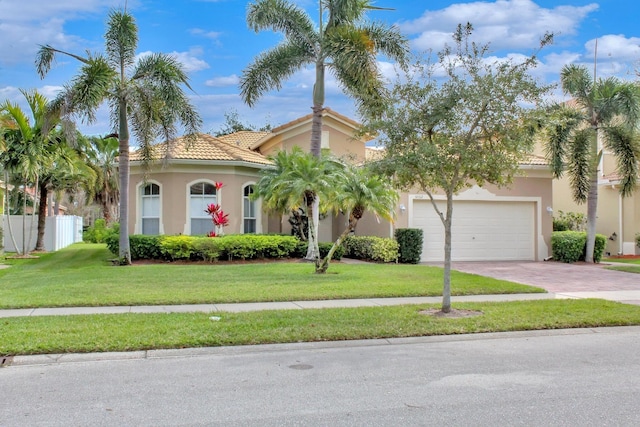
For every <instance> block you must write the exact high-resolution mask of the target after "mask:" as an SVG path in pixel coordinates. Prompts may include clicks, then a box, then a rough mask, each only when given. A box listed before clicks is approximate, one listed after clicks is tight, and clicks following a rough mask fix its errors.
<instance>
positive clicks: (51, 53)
mask: <svg viewBox="0 0 640 427" xmlns="http://www.w3.org/2000/svg"><path fill="white" fill-rule="evenodd" d="M57 53H60V54H62V55H66V56H70V57H72V58H75V59H77V60H78V61H80V62H82V63H85V64H86V63H88V59H86V58H83V57H82V56H78V55H75V54H73V53H69V52H65V51H63V50H58V49H54V48H53V47H51V46H49V45H44V46H40V49H38V53H37V54H36V61H35V62H36V71H37V72H38V75H39V76H40V78H44V76H46V75H47V73H48V72H49V70H50V69H51V64H53V61H54V60H55V57H56V54H57Z"/></svg>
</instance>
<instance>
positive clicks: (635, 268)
mask: <svg viewBox="0 0 640 427" xmlns="http://www.w3.org/2000/svg"><path fill="white" fill-rule="evenodd" d="M605 268H606V269H607V270H615V271H624V272H626V273H637V274H640V265H612V266H610V267H605Z"/></svg>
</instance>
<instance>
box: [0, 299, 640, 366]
mask: <svg viewBox="0 0 640 427" xmlns="http://www.w3.org/2000/svg"><path fill="white" fill-rule="evenodd" d="M433 307H437V306H434V305H404V306H393V307H363V308H331V309H306V310H282V311H275V310H274V311H259V312H248V313H225V312H215V313H209V314H207V313H187V314H185V313H168V314H110V315H75V316H43V317H16V318H4V319H0V326H1V327H0V355H2V356H12V355H27V354H49V353H76V352H111V351H133V350H147V349H169V348H189V347H208V346H226V345H246V344H266V343H292V342H311V341H333V340H356V339H372V338H391V337H412V336H427V335H447V334H465V333H479V332H503V331H522V330H538V329H560V328H583V327H601V326H623V325H627V326H628V325H640V306H634V305H627V304H621V303H615V302H610V301H604V300H596V299H585V300H542V301H517V302H499V303H459V304H455V306H454V308H455V309H466V310H478V311H481V312H482V314H481V315H478V316H475V317H465V318H440V317H434V316H430V315H425V314H421V313H420V311H421V310H425V309H427V308H433ZM212 316H218V317H219V318H220V319H219V320H212V319H211V317H212Z"/></svg>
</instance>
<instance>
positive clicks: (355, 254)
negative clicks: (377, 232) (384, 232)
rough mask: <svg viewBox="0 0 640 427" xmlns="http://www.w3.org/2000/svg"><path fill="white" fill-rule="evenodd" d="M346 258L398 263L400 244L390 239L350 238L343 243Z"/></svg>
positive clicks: (374, 237) (373, 237)
mask: <svg viewBox="0 0 640 427" xmlns="http://www.w3.org/2000/svg"><path fill="white" fill-rule="evenodd" d="M342 244H343V245H344V247H345V254H344V256H346V257H349V258H355V259H362V260H365V261H376V262H396V261H397V260H398V246H399V245H398V242H396V241H395V240H394V239H390V238H382V237H376V236H348V237H347V238H346V239H344V242H343V243H342Z"/></svg>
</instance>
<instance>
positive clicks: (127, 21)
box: [36, 11, 200, 264]
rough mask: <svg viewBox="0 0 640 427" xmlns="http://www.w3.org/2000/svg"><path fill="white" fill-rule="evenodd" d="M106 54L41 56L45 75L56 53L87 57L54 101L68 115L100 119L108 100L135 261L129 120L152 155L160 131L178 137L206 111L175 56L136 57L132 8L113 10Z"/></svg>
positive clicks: (124, 242) (48, 50)
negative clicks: (189, 91) (194, 99)
mask: <svg viewBox="0 0 640 427" xmlns="http://www.w3.org/2000/svg"><path fill="white" fill-rule="evenodd" d="M104 40H105V54H93V53H89V54H88V55H87V56H86V57H82V56H79V55H75V54H72V53H68V52H64V51H61V50H58V49H55V48H53V47H51V46H48V45H47V46H42V47H41V48H40V50H39V52H38V55H37V57H36V67H37V71H38V74H39V75H40V77H42V78H44V76H45V75H46V74H47V73H48V71H49V69H50V68H51V64H52V63H53V60H54V59H55V57H56V55H58V54H62V55H65V56H69V57H72V58H75V59H77V60H78V61H80V63H81V68H80V72H79V73H78V75H76V76H75V77H74V78H73V80H72V81H71V83H70V84H68V85H66V86H65V89H64V90H63V91H62V93H61V94H60V95H59V96H58V97H57V98H56V100H55V101H54V103H55V105H56V106H57V108H58V110H59V111H60V113H61V114H62V116H63V117H65V118H68V119H71V118H73V117H74V116H78V117H81V118H83V119H85V120H86V121H88V122H91V121H93V120H95V115H96V111H97V109H98V107H99V106H100V105H102V103H103V102H107V103H108V105H109V108H110V110H111V119H112V123H113V126H114V130H115V131H116V132H117V134H118V141H119V182H120V223H121V227H120V254H119V256H120V259H121V262H122V263H124V264H130V263H131V254H130V249H129V235H128V226H127V224H128V220H129V125H131V129H132V131H133V135H134V136H135V137H136V140H137V142H138V144H140V151H141V152H142V153H143V155H145V159H146V160H147V161H148V160H149V159H150V158H151V153H150V147H151V145H152V143H153V142H154V141H155V140H156V139H157V138H159V137H162V138H164V139H165V140H167V141H170V140H172V139H173V138H174V137H175V136H176V134H177V132H178V128H177V126H176V124H177V123H180V124H181V125H182V127H183V128H184V130H185V132H186V133H187V134H190V135H193V134H195V133H196V132H197V131H198V128H199V126H200V117H199V115H198V113H197V112H196V110H195V108H194V107H193V106H192V104H191V103H190V101H189V99H188V98H187V96H186V94H185V92H184V91H183V89H182V85H184V86H186V87H187V88H189V84H188V78H187V75H186V73H185V72H184V70H183V68H182V66H181V65H180V64H179V63H178V62H177V61H176V59H175V58H173V57H172V56H169V55H165V54H159V53H154V54H151V55H147V56H145V57H143V58H141V59H139V60H136V49H137V46H138V27H137V25H136V23H135V20H134V18H133V16H131V15H130V14H129V13H127V12H126V11H112V12H111V13H110V14H109V19H108V21H107V29H106V32H105V35H104Z"/></svg>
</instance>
